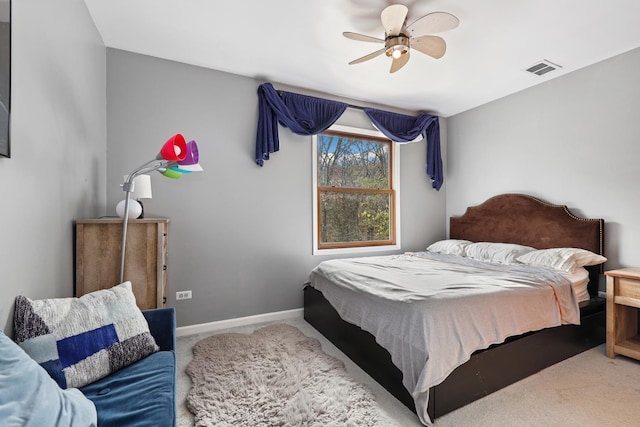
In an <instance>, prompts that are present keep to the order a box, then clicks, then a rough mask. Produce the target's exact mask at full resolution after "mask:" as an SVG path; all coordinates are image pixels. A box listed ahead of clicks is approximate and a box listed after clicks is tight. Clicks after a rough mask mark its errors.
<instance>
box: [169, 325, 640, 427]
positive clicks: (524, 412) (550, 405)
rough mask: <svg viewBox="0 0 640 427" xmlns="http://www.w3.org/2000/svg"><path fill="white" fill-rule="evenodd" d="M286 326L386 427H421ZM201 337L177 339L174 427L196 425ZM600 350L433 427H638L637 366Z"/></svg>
mask: <svg viewBox="0 0 640 427" xmlns="http://www.w3.org/2000/svg"><path fill="white" fill-rule="evenodd" d="M287 323H289V324H291V325H294V326H296V327H297V328H298V329H300V330H301V331H302V332H303V333H304V334H305V335H307V336H310V337H315V338H317V339H318V340H319V341H320V343H321V345H322V349H323V350H324V352H326V353H328V354H330V355H332V356H335V357H338V358H340V360H342V361H343V362H344V364H345V366H346V369H347V372H348V373H349V375H351V377H352V378H354V379H355V380H356V381H357V382H359V383H361V384H364V385H366V386H367V387H368V388H369V389H370V390H371V391H372V392H373V394H374V395H375V398H376V401H377V403H378V406H379V407H380V409H381V411H382V412H383V413H384V414H386V415H387V417H388V418H390V419H391V420H392V421H391V422H390V424H389V427H392V426H398V427H420V426H421V424H420V422H419V420H418V417H417V416H416V415H415V414H413V413H412V412H410V411H409V410H408V409H407V408H406V407H405V406H404V405H402V404H401V403H400V402H398V401H397V400H396V399H394V398H393V397H392V396H391V395H389V393H387V392H386V390H384V389H383V388H382V387H381V386H380V385H379V384H377V383H376V382H375V381H374V380H373V379H372V378H371V377H369V376H368V375H366V374H365V373H364V372H363V371H362V370H361V369H360V368H359V367H358V366H356V365H355V364H354V363H353V362H351V361H350V360H349V358H347V357H346V356H345V355H344V354H343V353H341V352H340V351H339V350H338V349H336V348H335V346H333V344H331V343H330V342H329V341H327V340H326V339H325V338H324V337H323V336H322V335H321V334H320V333H319V332H318V331H316V330H315V329H314V328H313V327H311V326H310V325H309V324H308V323H306V322H305V321H304V320H302V319H298V318H296V319H292V320H290V321H287ZM260 326H264V325H251V326H243V327H239V328H235V329H232V330H228V331H225V332H230V331H233V332H243V333H251V332H252V331H253V330H255V329H256V328H258V327H260ZM204 336H206V335H205V334H203V335H191V336H185V337H179V338H178V346H177V356H178V384H177V389H178V390H177V391H178V426H179V427H191V426H193V425H194V423H193V416H192V415H191V413H190V412H189V411H188V410H187V409H186V407H185V405H184V401H185V398H186V394H187V392H188V390H189V388H190V387H191V381H190V379H189V377H188V376H187V374H186V373H185V372H184V369H185V367H186V365H187V364H188V363H189V361H190V360H191V357H192V352H191V348H192V346H193V345H194V344H195V343H196V342H198V341H199V340H200V339H202V338H203V337H204ZM604 352H605V350H604V345H600V346H598V347H595V348H593V349H591V350H588V351H586V352H584V353H582V354H579V355H577V356H575V357H573V358H571V359H568V360H565V361H564V362H561V363H559V364H557V365H554V366H552V367H550V368H547V369H544V370H543V371H541V372H539V373H538V374H535V375H533V376H531V377H529V378H526V379H524V380H522V381H519V382H517V383H516V384H513V385H511V386H509V387H506V388H504V389H502V390H500V391H498V392H496V393H493V394H491V395H489V396H486V397H484V398H482V399H480V400H478V401H476V402H473V403H471V404H470V405H467V406H465V407H463V408H460V409H458V410H456V411H453V412H451V413H449V414H447V415H445V416H443V417H440V418H438V419H437V420H436V422H435V424H434V425H435V427H467V426H468V427H475V426H478V427H483V426H487V427H489V426H490V427H494V426H496V427H501V426H518V427H520V426H522V427H528V426H536V427H539V426H545V427H547V426H549V427H555V426H558V427H560V426H563V427H564V426H567V427H572V426H580V427H592V426H593V427H603V426H614V427H626V426H629V427H631V426H640V361H637V360H634V359H629V358H626V357H623V356H618V357H616V358H615V359H610V358H608V357H606V356H605V354H604Z"/></svg>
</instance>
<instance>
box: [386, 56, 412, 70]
mask: <svg viewBox="0 0 640 427" xmlns="http://www.w3.org/2000/svg"><path fill="white" fill-rule="evenodd" d="M407 62H409V51H407V52H406V53H405V54H403V55H401V56H400V58H395V59H394V60H393V62H392V63H391V69H390V70H389V72H390V73H395V72H396V71H398V70H399V69H400V68H402V67H404V66H405V64H406V63H407Z"/></svg>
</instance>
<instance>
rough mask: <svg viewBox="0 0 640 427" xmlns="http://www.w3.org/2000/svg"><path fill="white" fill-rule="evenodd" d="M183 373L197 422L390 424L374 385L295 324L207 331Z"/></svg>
mask: <svg viewBox="0 0 640 427" xmlns="http://www.w3.org/2000/svg"><path fill="white" fill-rule="evenodd" d="M186 372H187V374H188V375H189V376H190V377H191V381H192V387H191V390H190V391H189V394H188V395H187V401H186V405H187V408H188V409H189V411H191V412H192V413H193V414H194V420H195V425H196V426H207V427H208V426H216V427H224V426H251V427H272V426H282V427H293V426H309V427H311V426H313V427H315V426H318V427H320V426H322V427H326V426H353V427H356V426H357V427H363V426H370V427H374V426H375V427H382V426H388V425H389V424H388V419H387V418H386V417H385V416H384V415H383V414H382V413H381V412H380V410H379V408H378V407H377V405H376V402H375V399H374V396H373V394H372V393H371V391H370V390H369V389H367V388H366V387H364V386H362V385H360V384H358V383H356V382H355V381H354V380H353V379H351V378H350V376H349V374H348V373H347V371H346V370H345V367H344V364H343V363H342V362H341V361H340V360H338V359H336V358H335V357H332V356H329V355H328V354H326V353H324V352H323V351H322V349H321V347H320V342H319V341H318V340H316V339H315V338H309V337H307V336H305V335H303V334H302V332H300V330H299V329H297V328H295V327H293V326H290V325H285V324H276V325H271V326H267V327H264V328H262V329H258V330H256V331H255V332H254V333H252V334H237V333H226V334H219V335H213V336H210V337H207V338H204V339H203V340H201V341H199V342H198V343H197V344H196V345H194V347H193V359H192V361H191V362H190V363H189V364H188V365H187V368H186Z"/></svg>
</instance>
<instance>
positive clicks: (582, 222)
mask: <svg viewBox="0 0 640 427" xmlns="http://www.w3.org/2000/svg"><path fill="white" fill-rule="evenodd" d="M449 226H450V229H449V236H450V238H452V239H466V240H471V241H473V242H504V243H517V244H520V245H526V246H532V247H534V248H536V249H548V248H564V247H573V248H582V249H587V250H589V251H591V252H595V253H597V254H600V255H604V220H603V219H599V218H580V217H578V216H576V215H574V214H572V213H571V212H570V211H569V209H568V208H567V207H566V206H562V205H553V204H550V203H547V202H544V201H542V200H539V199H536V198H535V197H532V196H528V195H526V194H501V195H498V196H494V197H492V198H490V199H488V200H487V201H485V202H484V203H482V204H480V205H477V206H472V207H469V208H467V211H466V212H465V213H464V214H463V215H462V216H459V217H451V219H450V224H449ZM589 270H590V272H591V282H592V284H591V285H590V286H589V292H590V293H591V295H597V276H598V274H599V273H601V272H602V271H603V266H602V265H600V266H597V267H596V268H595V269H589ZM593 282H596V283H595V284H594V283H593Z"/></svg>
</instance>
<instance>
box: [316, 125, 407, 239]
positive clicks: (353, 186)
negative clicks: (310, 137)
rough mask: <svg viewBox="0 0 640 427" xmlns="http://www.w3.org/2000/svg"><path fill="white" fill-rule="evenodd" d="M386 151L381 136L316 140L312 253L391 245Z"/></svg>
mask: <svg viewBox="0 0 640 427" xmlns="http://www.w3.org/2000/svg"><path fill="white" fill-rule="evenodd" d="M392 148H393V147H392V142H391V141H390V140H388V139H385V138H382V137H380V138H379V137H373V136H368V135H360V134H351V133H346V132H337V131H327V132H325V133H323V134H320V135H318V136H317V153H316V162H317V165H316V166H317V167H316V170H317V177H316V184H317V203H316V204H317V230H316V232H317V237H318V238H317V246H318V249H333V248H356V247H369V246H382V245H394V244H395V240H396V238H395V218H394V217H395V215H394V213H395V192H394V187H393V179H392V177H393V173H392V172H393V171H392V165H393V162H392V153H393V150H392Z"/></svg>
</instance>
